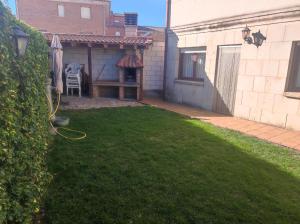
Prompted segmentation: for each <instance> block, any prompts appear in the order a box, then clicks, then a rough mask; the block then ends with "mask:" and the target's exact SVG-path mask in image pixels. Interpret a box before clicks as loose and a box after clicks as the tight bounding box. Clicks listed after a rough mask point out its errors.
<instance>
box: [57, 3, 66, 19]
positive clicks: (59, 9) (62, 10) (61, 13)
mask: <svg viewBox="0 0 300 224" xmlns="http://www.w3.org/2000/svg"><path fill="white" fill-rule="evenodd" d="M57 15H58V17H65V6H64V5H62V4H59V5H57Z"/></svg>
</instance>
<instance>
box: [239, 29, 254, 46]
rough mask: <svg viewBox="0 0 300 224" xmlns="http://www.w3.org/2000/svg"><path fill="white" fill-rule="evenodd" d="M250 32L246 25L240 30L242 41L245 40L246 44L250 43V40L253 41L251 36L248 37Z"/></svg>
mask: <svg viewBox="0 0 300 224" xmlns="http://www.w3.org/2000/svg"><path fill="white" fill-rule="evenodd" d="M250 33H251V30H250V29H249V27H248V26H246V27H245V28H244V29H243V30H242V37H243V39H244V41H246V42H247V43H248V44H252V42H253V40H252V37H250Z"/></svg>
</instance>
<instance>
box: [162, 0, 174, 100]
mask: <svg viewBox="0 0 300 224" xmlns="http://www.w3.org/2000/svg"><path fill="white" fill-rule="evenodd" d="M171 2H172V0H166V29H165V61H164V81H163V100H166V85H167V83H166V82H167V64H168V44H169V38H168V31H169V29H170V26H171Z"/></svg>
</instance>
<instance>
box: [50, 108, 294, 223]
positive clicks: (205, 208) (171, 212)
mask: <svg viewBox="0 0 300 224" xmlns="http://www.w3.org/2000/svg"><path fill="white" fill-rule="evenodd" d="M65 114H66V115H68V116H69V117H70V118H71V125H70V127H72V128H75V129H79V130H84V131H86V132H87V134H88V138H87V139H86V140H83V141H79V142H68V141H65V140H64V139H62V138H60V137H56V138H55V140H54V143H53V144H52V146H51V147H52V148H51V151H50V153H49V156H48V164H49V169H50V171H51V173H52V174H53V176H54V178H53V181H52V184H51V186H50V189H49V191H48V196H47V198H46V205H45V206H46V214H47V220H48V223H49V224H101V223H104V224H111V223H115V224H123V223H124V224H127V223H128V224H130V223H133V224H135V223H139V224H148V223H153V224H164V223H168V224H175V223H178V224H179V223H180V224H183V223H197V224H201V223H204V224H209V223H217V224H222V223H228V224H236V223H241V224H246V223H253V224H258V223H264V224H266V223H270V224H277V223H278V224H279V223H280V224H283V223H286V224H293V223H295V224H299V223H300V153H297V152H294V151H292V150H288V149H285V148H281V147H278V146H274V145H271V144H268V143H265V142H262V141H258V140H256V139H254V138H251V137H247V136H243V135H240V134H238V133H236V132H232V131H228V130H223V129H219V128H216V127H214V126H212V125H209V124H205V123H202V122H200V121H197V120H191V119H187V118H185V117H182V116H179V115H177V114H174V113H171V112H166V111H163V110H159V109H155V108H151V107H138V108H117V109H116V108H115V109H101V110H90V111H73V112H65Z"/></svg>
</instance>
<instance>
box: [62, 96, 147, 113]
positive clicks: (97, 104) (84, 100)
mask: <svg viewBox="0 0 300 224" xmlns="http://www.w3.org/2000/svg"><path fill="white" fill-rule="evenodd" d="M136 106H142V104H141V103H138V102H135V101H121V100H118V99H111V98H101V97H95V98H88V97H81V98H79V97H76V96H62V99H61V107H60V108H61V109H62V110H85V109H98V108H105V107H136Z"/></svg>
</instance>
